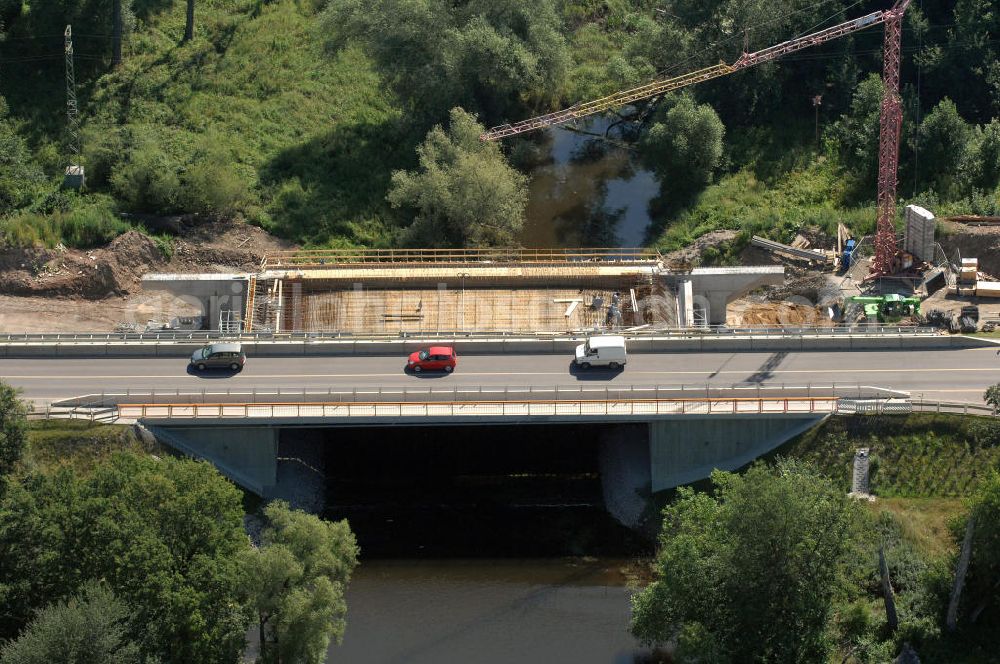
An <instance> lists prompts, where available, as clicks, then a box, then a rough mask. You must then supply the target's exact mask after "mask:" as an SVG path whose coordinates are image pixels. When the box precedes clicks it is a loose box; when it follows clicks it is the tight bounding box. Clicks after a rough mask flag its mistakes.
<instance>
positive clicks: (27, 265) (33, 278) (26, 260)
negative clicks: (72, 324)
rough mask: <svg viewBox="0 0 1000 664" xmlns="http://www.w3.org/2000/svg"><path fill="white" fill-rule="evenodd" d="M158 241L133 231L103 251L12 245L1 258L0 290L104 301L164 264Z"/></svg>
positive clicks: (126, 291)
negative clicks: (157, 244)
mask: <svg viewBox="0 0 1000 664" xmlns="http://www.w3.org/2000/svg"><path fill="white" fill-rule="evenodd" d="M164 263H165V261H164V259H163V255H162V253H161V252H160V250H159V249H158V248H157V246H156V243H155V242H154V241H153V240H152V239H151V238H149V237H147V236H145V235H143V234H142V233H139V232H137V231H129V232H127V233H125V234H123V235H121V236H119V237H117V238H115V239H114V241H112V242H111V243H110V244H109V245H107V246H106V247H104V248H103V249H95V250H92V251H79V250H70V249H65V248H58V249H52V250H49V249H37V248H29V249H9V250H6V251H4V252H3V255H2V257H0V284H2V285H0V293H2V294H5V295H28V296H30V295H56V296H62V297H82V298H86V299H98V298H103V297H107V296H109V295H128V294H129V293H133V292H136V291H138V290H139V289H140V287H141V284H140V279H141V278H142V275H143V274H144V273H146V272H148V271H151V270H155V269H157V268H160V267H162V266H163V265H164Z"/></svg>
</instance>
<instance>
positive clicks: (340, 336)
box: [0, 325, 942, 344]
mask: <svg viewBox="0 0 1000 664" xmlns="http://www.w3.org/2000/svg"><path fill="white" fill-rule="evenodd" d="M594 334H621V335H624V336H625V337H627V338H632V339H645V338H652V339H655V338H665V339H672V338H677V339H690V338H702V337H746V336H757V337H830V336H836V337H851V336H858V337H871V336H888V337H891V336H940V335H941V334H942V332H941V330H940V329H938V328H933V327H914V326H905V325H902V326H888V325H861V326H830V327H824V326H793V327H725V326H712V327H699V328H655V329H641V330H639V329H632V330H630V329H625V330H602V329H593V330H579V331H572V332H568V331H554V330H507V331H461V330H451V331H438V332H421V333H407V332H396V333H371V334H352V333H350V332H340V331H336V330H331V331H315V332H283V333H272V332H253V333H247V334H231V333H225V332H219V331H215V330H198V331H182V330H163V331H156V332H64V333H35V332H24V333H12V332H7V333H0V344H53V343H55V344H74V343H85V344H94V343H136V344H141V343H161V344H162V343H191V342H203V343H207V342H211V341H222V340H225V341H243V342H256V343H260V342H268V341H274V342H281V341H285V342H292V341H298V342H307V343H308V342H323V341H400V340H404V341H405V340H414V341H420V340H423V339H427V340H437V341H443V340H451V341H461V340H492V339H529V340H530V339H546V340H548V339H566V340H580V341H583V340H585V339H586V338H587V337H588V336H592V335H594Z"/></svg>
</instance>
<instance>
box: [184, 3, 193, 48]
mask: <svg viewBox="0 0 1000 664" xmlns="http://www.w3.org/2000/svg"><path fill="white" fill-rule="evenodd" d="M192 39H194V0H187V20H186V22H185V23H184V39H183V41H186V42H189V41H191V40H192Z"/></svg>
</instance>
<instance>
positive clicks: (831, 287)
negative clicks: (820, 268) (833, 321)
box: [753, 269, 840, 305]
mask: <svg viewBox="0 0 1000 664" xmlns="http://www.w3.org/2000/svg"><path fill="white" fill-rule="evenodd" d="M839 297H840V291H839V289H838V288H837V286H836V284H835V283H833V282H832V281H831V278H830V275H827V274H824V273H822V272H816V271H812V270H791V269H789V270H786V271H785V283H783V284H781V285H780V286H767V287H765V288H762V289H761V290H760V291H758V292H757V293H755V297H754V298H753V299H755V300H757V301H763V302H782V301H784V300H792V299H794V300H802V299H805V300H807V301H809V302H812V303H814V304H817V305H826V304H828V303H830V302H831V301H836V300H837V299H839Z"/></svg>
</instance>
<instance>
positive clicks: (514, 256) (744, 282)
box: [143, 249, 784, 335]
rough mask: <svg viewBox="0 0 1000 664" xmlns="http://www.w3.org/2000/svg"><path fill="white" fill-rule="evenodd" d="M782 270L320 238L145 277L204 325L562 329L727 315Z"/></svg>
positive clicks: (646, 254)
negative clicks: (351, 244) (232, 265)
mask: <svg viewBox="0 0 1000 664" xmlns="http://www.w3.org/2000/svg"><path fill="white" fill-rule="evenodd" d="M783 281H784V268H783V267H780V266H766V267H761V268H755V267H747V268H693V269H690V270H687V271H684V272H676V271H673V270H671V269H669V268H668V267H667V266H666V265H665V263H664V260H663V257H662V256H660V255H659V254H658V253H656V252H653V251H648V250H643V249H563V250H527V249H510V250H386V251H382V250H318V251H289V252H276V253H273V254H269V255H267V256H266V258H265V259H264V260H263V261H262V263H261V266H260V270H259V271H257V272H255V273H249V274H247V273H244V274H197V275H192V274H171V273H166V274H164V273H153V274H148V275H146V276H145V277H144V278H143V286H144V288H145V289H146V290H147V291H153V290H161V291H169V292H170V293H172V294H173V295H174V296H177V297H181V298H187V299H188V300H189V301H193V302H194V303H200V304H201V307H202V310H203V312H204V317H203V318H204V321H205V323H206V325H205V326H206V327H210V328H211V329H221V330H227V331H232V332H236V331H239V332H243V333H251V332H260V333H282V332H303V331H322V332H337V333H343V334H352V335H366V334H400V335H413V334H428V333H430V334H443V333H463V332H464V333H472V332H522V333H538V334H562V333H576V332H584V331H595V330H612V329H613V330H640V329H653V330H655V329H666V328H678V327H693V326H704V325H708V324H712V323H714V324H723V323H725V312H726V305H727V304H729V303H730V302H731V301H733V300H734V299H736V298H738V297H741V296H743V295H745V294H746V293H748V292H749V291H751V290H753V289H755V288H759V287H761V286H765V285H778V284H781V283H783ZM713 312H714V313H713Z"/></svg>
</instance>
